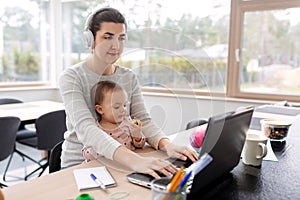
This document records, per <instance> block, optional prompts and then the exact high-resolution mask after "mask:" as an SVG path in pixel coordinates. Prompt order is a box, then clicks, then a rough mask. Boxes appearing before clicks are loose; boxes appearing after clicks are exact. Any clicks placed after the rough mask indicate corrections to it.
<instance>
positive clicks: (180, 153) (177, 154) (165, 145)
mask: <svg viewBox="0 0 300 200" xmlns="http://www.w3.org/2000/svg"><path fill="white" fill-rule="evenodd" d="M158 146H159V149H161V150H163V151H165V152H166V153H167V155H168V156H170V157H173V158H179V159H181V160H186V159H187V158H189V159H190V160H191V161H193V162H195V161H196V160H197V159H198V154H197V153H196V152H195V151H194V150H193V149H191V148H189V147H187V146H179V145H175V144H172V143H171V142H170V141H169V139H167V138H163V139H161V140H160V141H159V144H158Z"/></svg>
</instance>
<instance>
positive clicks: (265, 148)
mask: <svg viewBox="0 0 300 200" xmlns="http://www.w3.org/2000/svg"><path fill="white" fill-rule="evenodd" d="M258 146H259V147H260V148H261V151H262V152H261V155H257V156H256V158H257V159H261V158H263V157H265V156H266V155H267V152H268V148H267V146H266V145H265V144H264V143H258Z"/></svg>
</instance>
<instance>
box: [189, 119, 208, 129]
mask: <svg viewBox="0 0 300 200" xmlns="http://www.w3.org/2000/svg"><path fill="white" fill-rule="evenodd" d="M207 122H208V120H207V119H205V118H197V119H193V120H191V121H189V122H188V123H187V125H186V128H185V129H186V130H188V129H191V128H194V127H196V126H201V125H203V124H206V123H207Z"/></svg>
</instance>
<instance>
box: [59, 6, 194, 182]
mask: <svg viewBox="0 0 300 200" xmlns="http://www.w3.org/2000/svg"><path fill="white" fill-rule="evenodd" d="M126 29H127V27H126V20H125V18H124V17H123V15H122V14H121V13H120V12H119V11H118V10H116V9H113V8H110V7H107V8H102V9H99V10H97V11H95V12H94V13H93V14H92V15H90V16H89V18H88V19H87V22H86V27H85V32H84V35H85V37H86V40H87V46H88V47H89V48H90V50H91V55H90V56H89V57H88V58H87V59H86V60H84V61H82V62H80V63H78V64H76V65H74V66H73V67H71V68H68V69H66V70H65V71H64V73H63V74H62V75H61V77H60V79H59V85H60V92H61V95H62V98H63V102H64V105H65V109H66V114H67V127H68V130H67V132H66V133H65V141H64V143H63V151H62V157H61V158H62V163H61V164H62V167H69V166H72V165H75V164H79V163H81V162H82V161H84V158H83V156H82V153H81V149H82V148H83V146H90V147H92V148H93V149H94V150H95V151H96V152H97V153H98V154H100V155H103V156H105V157H106V158H108V159H112V160H114V161H116V162H118V163H120V164H122V165H124V166H126V167H129V168H130V169H132V170H134V171H137V172H142V173H148V174H150V175H152V176H153V177H155V178H159V176H158V174H157V173H156V171H159V172H161V173H163V174H165V175H166V176H169V175H170V174H173V173H175V172H176V168H175V166H174V165H172V164H171V163H170V162H168V161H165V160H160V159H156V158H151V157H150V158H149V157H148V158H145V157H141V156H140V155H138V154H136V153H134V152H133V151H131V150H129V149H128V148H126V147H124V146H123V145H121V144H120V143H119V142H117V141H116V140H114V139H113V138H111V137H110V136H109V135H108V134H106V133H105V132H103V131H102V130H101V129H99V127H98V126H97V122H96V120H95V118H96V114H95V109H94V102H93V100H92V98H91V89H92V87H93V86H94V85H95V84H96V83H98V82H99V81H102V80H110V81H113V82H116V83H118V84H119V85H121V86H122V87H123V88H124V89H125V90H126V92H127V94H128V100H129V103H128V104H129V109H128V112H129V115H130V116H131V117H132V118H133V117H136V118H138V119H140V120H141V121H142V123H143V128H142V131H143V134H144V136H145V138H146V141H147V142H148V143H149V144H150V145H151V146H152V147H154V148H155V149H157V150H162V151H165V152H166V153H167V155H168V156H171V157H176V158H180V159H183V160H185V159H187V158H189V159H191V160H192V161H195V160H196V159H197V154H196V153H195V151H193V150H192V149H190V148H187V147H182V146H177V145H174V144H172V143H170V141H169V140H168V138H167V137H166V136H165V135H164V134H163V133H162V132H161V130H160V129H159V128H158V127H156V126H155V124H154V123H153V122H152V120H151V118H150V116H149V114H148V113H147V111H146V109H145V105H144V101H143V98H142V94H141V88H140V86H139V83H138V79H137V77H136V75H135V74H134V73H133V72H132V71H131V70H129V69H127V68H124V67H120V66H117V65H116V64H115V62H116V61H117V59H119V57H120V56H121V54H122V52H123V49H124V45H125V42H126V31H127V30H126ZM131 163H134V165H132V164H131Z"/></svg>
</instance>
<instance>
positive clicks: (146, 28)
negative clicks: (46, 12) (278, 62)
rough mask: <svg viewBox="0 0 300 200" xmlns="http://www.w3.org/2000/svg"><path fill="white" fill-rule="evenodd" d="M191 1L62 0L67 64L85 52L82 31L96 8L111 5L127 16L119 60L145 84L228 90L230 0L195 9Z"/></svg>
mask: <svg viewBox="0 0 300 200" xmlns="http://www.w3.org/2000/svg"><path fill="white" fill-rule="evenodd" d="M187 1H189V2H187ZM187 1H184V2H181V1H178V2H176V3H174V1H171V0H151V1H149V0H139V1H134V0H132V1H121V0H120V1H106V2H103V1H92V2H89V1H75V2H74V1H72V2H68V1H65V2H64V1H63V5H62V8H63V12H62V13H63V14H62V15H63V26H65V27H67V28H66V29H65V30H66V31H64V32H63V51H64V52H63V55H64V62H63V63H64V66H65V67H68V66H70V65H72V64H74V63H75V62H78V61H79V60H80V59H82V58H85V57H86V56H87V52H86V50H85V49H84V41H83V39H82V34H83V28H84V23H85V19H86V17H87V15H88V14H89V13H90V12H91V11H92V8H94V7H96V6H98V7H101V5H102V6H107V5H110V6H112V7H115V8H117V9H119V10H120V11H121V12H122V13H123V14H124V15H125V16H126V19H127V21H128V42H127V44H126V49H125V52H124V54H123V56H122V57H121V59H120V60H119V64H120V65H123V66H126V67H128V68H132V69H133V70H134V71H135V72H136V73H137V74H138V75H139V78H140V82H141V84H142V86H144V87H150V88H156V89H167V90H170V89H171V90H184V91H187V90H188V91H191V90H193V91H205V92H221V93H224V91H225V82H226V68H227V56H228V37H229V36H228V35H229V34H228V32H229V13H230V0H226V1H224V0H215V1H207V2H202V6H200V7H197V8H196V7H195V6H193V5H194V3H193V1H191V0H187Z"/></svg>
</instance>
